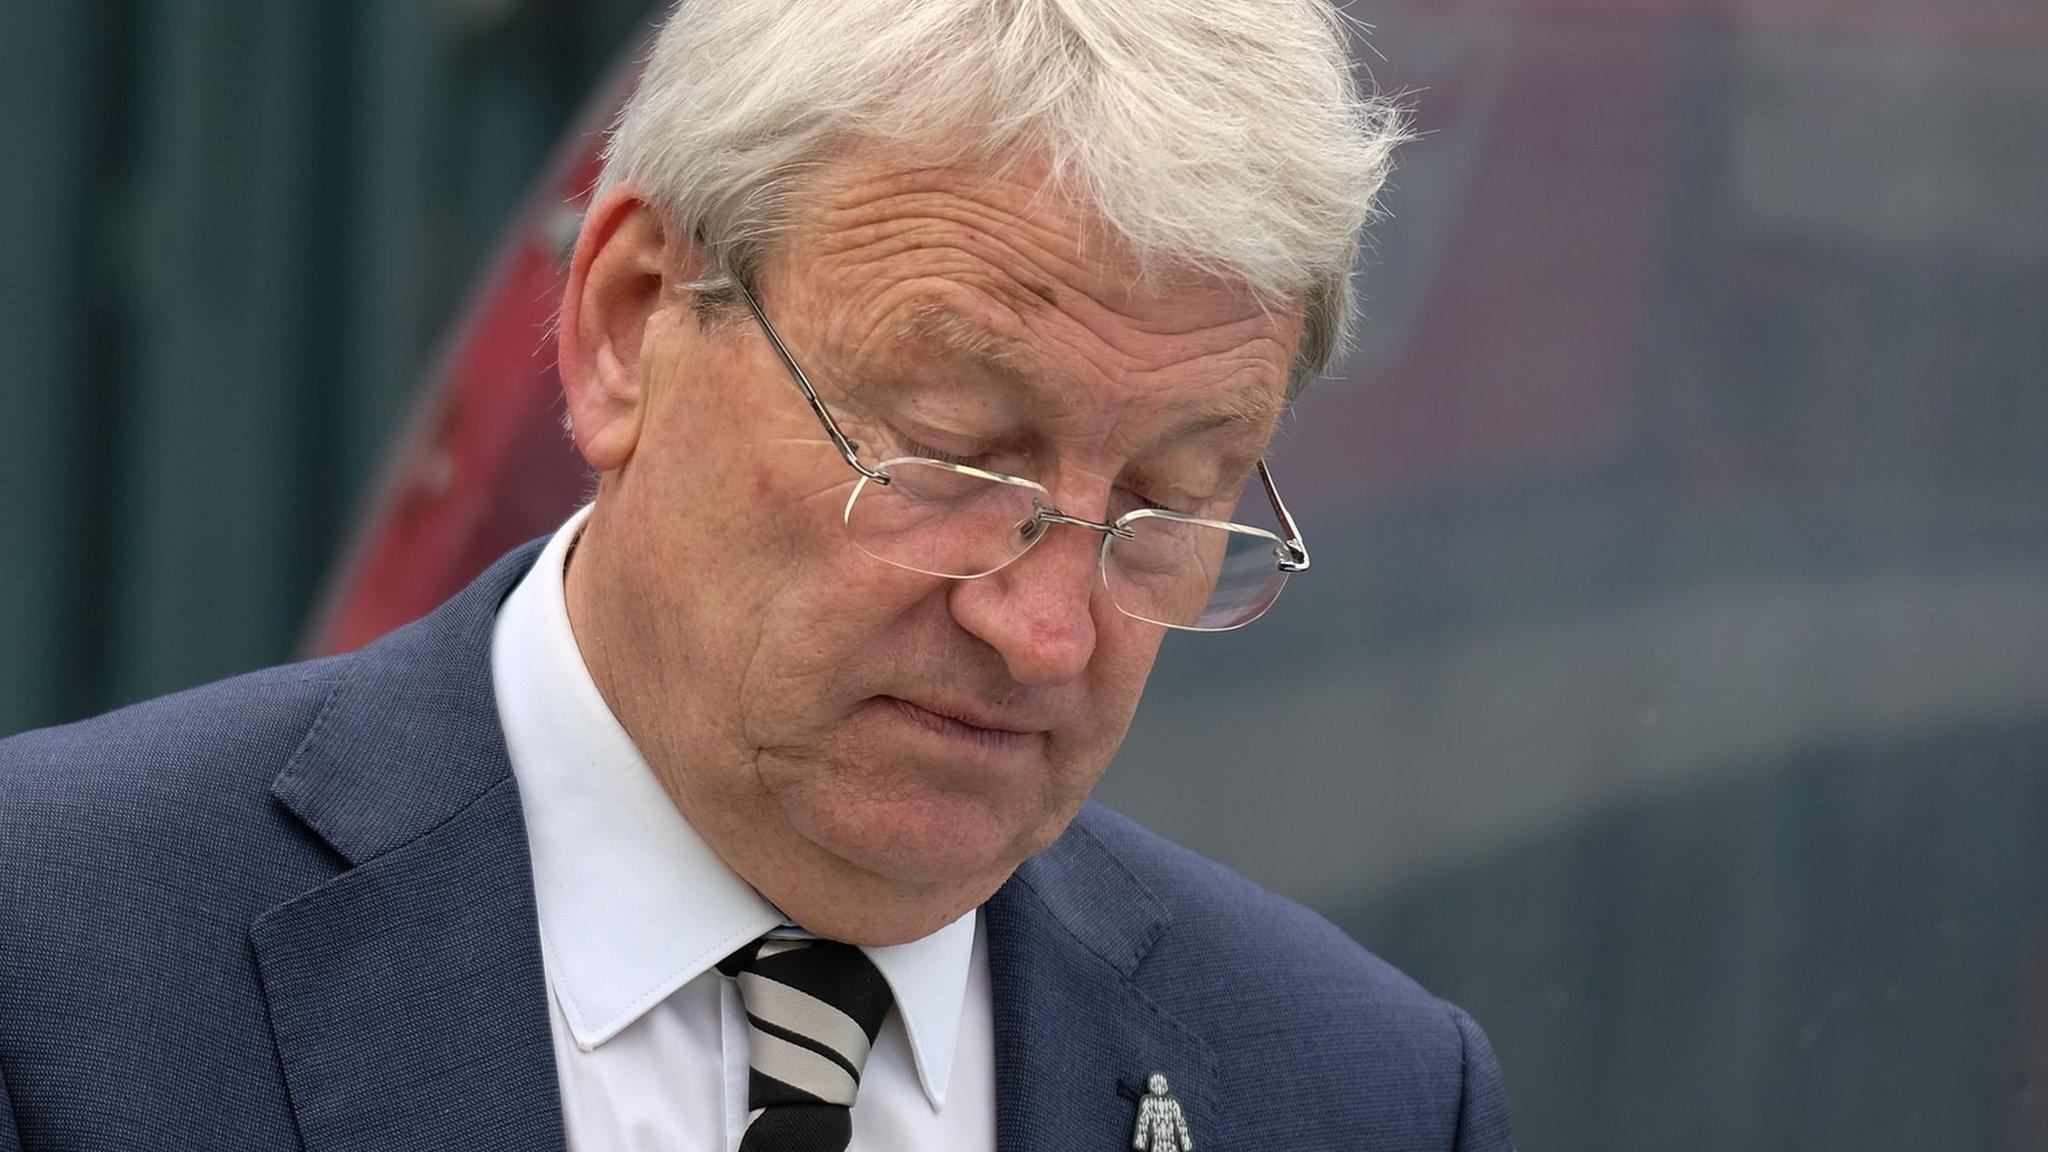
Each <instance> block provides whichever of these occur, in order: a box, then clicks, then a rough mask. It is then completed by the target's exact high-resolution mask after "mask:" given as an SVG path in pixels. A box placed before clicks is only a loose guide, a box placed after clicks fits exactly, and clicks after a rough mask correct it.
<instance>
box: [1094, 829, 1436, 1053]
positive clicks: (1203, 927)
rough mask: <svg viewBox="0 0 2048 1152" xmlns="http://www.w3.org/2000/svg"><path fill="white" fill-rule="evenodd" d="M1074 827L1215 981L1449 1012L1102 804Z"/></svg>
mask: <svg viewBox="0 0 2048 1152" xmlns="http://www.w3.org/2000/svg"><path fill="white" fill-rule="evenodd" d="M1075 825H1076V827H1077V828H1078V829H1079V830H1080V831H1081V832H1082V833H1084V834H1086V835H1089V836H1091V837H1093V838H1094V839H1096V840H1097V841H1098V842H1100V843H1101V844H1102V845H1103V847H1104V848H1106V849H1107V850H1108V851H1109V852H1110V854H1111V855H1113V856H1115V857H1116V858H1117V860H1118V861H1119V862H1120V863H1121V864H1123V866H1124V867H1125V868H1127V869H1128V870H1129V871H1130V873H1131V876H1132V878H1133V879H1134V880H1136V881H1137V882H1138V883H1139V884H1140V885H1141V886H1143V887H1144V888H1145V889H1146V890H1147V891H1149V892H1150V893H1151V894H1152V895H1153V897H1154V898H1156V899H1157V900H1158V901H1159V902H1160V904H1161V905H1162V906H1163V908H1164V910H1165V912H1166V913H1167V915H1168V917H1169V918H1170V921H1171V927H1170V928H1169V929H1168V930H1169V931H1170V932H1171V933H1173V934H1174V935H1175V936H1176V937H1177V939H1178V943H1179V944H1180V945H1181V947H1179V948H1176V949H1174V951H1176V952H1182V953H1190V954H1194V955H1198V956H1201V957H1204V958H1205V959H1206V960H1207V962H1208V963H1210V964H1212V965H1213V966H1214V967H1215V968H1216V970H1217V976H1218V978H1220V979H1227V978H1229V977H1230V976H1231V974H1233V973H1242V972H1246V971H1257V972H1260V973H1262V974H1264V976H1265V977H1266V978H1270V979H1271V980H1275V981H1288V980H1291V979H1292V980H1309V981H1312V985H1311V986H1312V987H1315V988H1321V989H1327V990H1330V991H1333V992H1336V991H1341V994H1343V995H1345V996H1347V997H1352V998H1363V999H1365V1000H1368V1001H1371V1002H1373V1003H1377V1004H1385V1005H1390V1006H1411V1007H1420V1008H1424V1009H1426V1010H1427V1011H1428V1012H1430V1013H1432V1014H1435V1015H1439V1016H1442V1015H1444V1014H1445V1012H1446V1008H1447V1006H1446V1005H1444V1004H1443V1003H1442V1002H1441V1001H1439V1000H1437V999H1436V997H1434V996H1432V995H1430V993H1429V992H1428V991H1426V990H1425V989H1424V988H1423V987H1422V986H1421V985H1420V984H1417V983H1416V982H1415V981H1414V980H1411V979H1409V977H1408V976H1407V975H1406V974H1405V973H1403V972H1401V971H1400V970H1399V969H1398V968H1395V967H1394V966H1393V965H1392V964H1389V963H1387V962H1386V961H1385V960H1382V959H1380V958H1379V957H1378V956H1375V955H1373V954H1372V953H1371V952H1369V951H1367V950H1366V949H1365V948H1364V947H1363V946H1361V945H1360V944H1359V943H1358V942H1357V941H1355V940H1353V939H1352V938H1351V937H1350V936H1348V935H1346V934H1345V933H1344V932H1343V931H1342V930H1341V929H1339V928H1338V927H1337V926H1336V925H1334V924H1332V923H1330V922H1329V921H1328V920H1326V919H1324V918H1323V917H1322V916H1321V915H1319V914H1317V913H1316V912H1314V911H1312V910H1310V909H1308V908H1305V907H1303V906H1302V905H1300V904H1298V903H1296V902H1295V901H1293V900H1289V899H1287V898H1286V897H1284V896H1281V895H1279V894H1277V893H1274V892H1271V891H1268V890H1267V889H1265V888H1262V887H1260V886H1259V885H1257V884H1255V883H1253V882H1252V881H1251V880H1248V879H1246V878H1245V877H1244V876H1242V875H1240V874H1239V873H1237V872H1235V871H1233V870H1231V869H1230V868H1227V867H1225V866H1223V865H1222V864H1218V863H1217V862H1215V861H1214V860H1210V859H1209V858H1207V857H1205V856H1202V855H1200V854H1199V853H1196V852H1194V851H1192V850H1190V849H1187V848H1184V847H1182V846H1181V845H1179V844H1176V843H1174V842H1173V841H1171V840H1168V839H1166V838H1165V837H1163V836H1160V835H1159V834H1158V833H1155V832H1153V831H1151V830H1150V829H1147V828H1145V827H1143V826H1142V825H1140V824H1138V823H1137V822H1136V821H1134V820H1132V819H1131V818H1130V817H1128V816H1124V815H1122V814H1121V813H1118V812H1115V811H1112V810H1110V809H1108V808H1105V807H1102V806H1101V805H1099V804H1093V803H1091V804H1088V805H1087V806H1085V807H1084V809H1083V810H1082V813H1081V816H1080V817H1079V818H1077V819H1076V820H1075ZM1446 1022H1447V1024H1448V1017H1446Z"/></svg>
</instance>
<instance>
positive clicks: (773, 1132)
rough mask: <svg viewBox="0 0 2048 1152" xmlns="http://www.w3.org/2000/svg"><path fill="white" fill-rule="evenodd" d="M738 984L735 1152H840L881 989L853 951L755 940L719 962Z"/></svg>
mask: <svg viewBox="0 0 2048 1152" xmlns="http://www.w3.org/2000/svg"><path fill="white" fill-rule="evenodd" d="M718 970H719V971H720V972H723V973H725V974H726V975H727V976H731V977H734V978H735V979H737V980H738V981H739V986H740V1000H741V1002H742V1003H744V1004H745V1005H746V1008H747V1022H748V1023H749V1024H750V1025H751V1026H752V1027H751V1028H750V1029H749V1032H750V1035H749V1036H748V1052H749V1055H750V1060H749V1063H750V1064H751V1067H750V1068H749V1070H748V1077H747V1108H748V1109H749V1110H750V1111H751V1112H752V1113H753V1116H752V1118H751V1119H750V1120H748V1122H747V1134H746V1135H745V1136H744V1137H742V1138H741V1140H740V1152H846V1145H847V1142H848V1141H849V1140H851V1139H852V1138H853V1115H852V1112H851V1109H852V1107H853V1097H854V1094H855V1093H856V1092H858V1091H859V1090H860V1069H861V1065H862V1064H864V1063H866V1061H867V1058H868V1048H869V1047H870V1046H871V1045H873V1044H874V1042H875V1036H876V1035H877V1034H879V1033H880V1032H881V1031H882V1018H883V1017H885V1016H887V1015H888V1014H889V999H890V997H889V985H888V984H887V983H886V982H885V981H883V979H882V973H881V972H880V971H879V970H877V969H876V968H875V965H874V962H873V961H871V960H869V959H868V958H867V956H866V955H865V954H863V953H862V952H861V950H860V949H858V948H855V947H853V946H852V945H850V944H841V943H840V942H838V941H837V940H789V939H779V938H775V937H772V936H764V937H762V938H761V939H759V940H756V941H754V942H753V943H751V944H749V945H747V946H746V947H744V948H742V949H740V950H739V951H737V952H735V953H733V954H732V955H730V956H728V957H726V958H725V959H724V960H721V961H719V963H718Z"/></svg>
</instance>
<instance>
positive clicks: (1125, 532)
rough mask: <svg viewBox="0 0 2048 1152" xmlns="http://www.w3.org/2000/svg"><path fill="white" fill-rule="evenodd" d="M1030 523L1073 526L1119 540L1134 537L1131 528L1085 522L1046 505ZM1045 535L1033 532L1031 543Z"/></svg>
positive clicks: (1034, 515)
mask: <svg viewBox="0 0 2048 1152" xmlns="http://www.w3.org/2000/svg"><path fill="white" fill-rule="evenodd" d="M1029 523H1030V524H1031V525H1033V526H1036V525H1042V524H1072V525H1073V526H1074V527H1076V528H1086V529H1088V530H1089V531H1091V532H1100V533H1102V534H1103V535H1104V536H1111V537H1114V538H1116V539H1118V540H1129V539H1130V538H1131V537H1132V535H1133V533H1132V532H1131V530H1130V529H1129V528H1126V527H1124V526H1122V525H1120V524H1103V523H1099V522H1097V521H1094V520H1084V519H1082V518H1081V517H1079V516H1070V515H1068V514H1067V513H1065V512H1062V511H1060V510H1059V509H1058V508H1054V507H1048V506H1047V505H1044V504H1040V505H1039V506H1038V511H1037V512H1036V513H1034V514H1033V515H1032V517H1031V519H1030V521H1029ZM1043 535H1045V533H1044V532H1042V531H1037V532H1033V534H1032V537H1031V542H1032V543H1034V544H1036V543H1037V542H1038V538H1039V537H1040V536H1043Z"/></svg>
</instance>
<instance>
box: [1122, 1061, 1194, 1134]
mask: <svg viewBox="0 0 2048 1152" xmlns="http://www.w3.org/2000/svg"><path fill="white" fill-rule="evenodd" d="M1145 1087H1146V1088H1148V1089H1150V1091H1148V1092H1147V1093H1146V1094H1145V1096H1144V1098H1143V1099H1140V1100H1139V1101H1138V1130H1137V1131H1136V1132H1135V1133H1133V1134H1132V1136H1131V1147H1133V1148H1135V1149H1137V1152H1194V1148H1195V1140H1194V1137H1192V1136H1189V1135H1188V1118H1187V1117H1186V1116H1183V1115H1181V1111H1180V1101H1178V1100H1175V1099H1174V1098H1173V1097H1171V1096H1169V1095H1167V1094H1166V1077H1164V1076H1162V1075H1160V1074H1159V1073H1157V1072H1154V1073H1153V1074H1152V1076H1151V1078H1150V1079H1148V1080H1146V1081H1145Z"/></svg>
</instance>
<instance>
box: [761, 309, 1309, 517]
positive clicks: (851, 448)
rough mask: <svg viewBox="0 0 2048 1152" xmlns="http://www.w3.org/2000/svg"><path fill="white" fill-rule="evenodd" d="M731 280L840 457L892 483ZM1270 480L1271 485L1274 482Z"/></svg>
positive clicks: (868, 474) (866, 473) (863, 472)
mask: <svg viewBox="0 0 2048 1152" xmlns="http://www.w3.org/2000/svg"><path fill="white" fill-rule="evenodd" d="M728 279H730V280H731V281H732V283H733V287H735V288H737V289H739V293H740V299H742V300H745V301H746V302H747V310H748V311H749V312H752V313H753V314H754V319H755V320H756V321H759V322H760V325H761V331H762V333H763V334H765V335H766V336H767V337H768V344H769V346H770V347H772V348H774V349H775V354H776V355H777V356H779V357H781V358H782V363H783V366H784V367H786V368H788V369H789V375H790V377H791V378H792V379H794V380H795V381H796V386H797V387H798V388H801V389H803V393H804V399H805V400H808V401H810V403H811V411H812V412H815V413H817V415H818V423H820V424H823V425H824V426H825V434H826V435H828V436H830V437H832V444H833V446H834V447H837V448H838V449H839V454H840V455H841V456H844V457H846V463H847V464H848V465H849V466H850V467H852V469H853V470H854V471H856V472H858V473H860V474H861V475H863V476H865V477H867V478H868V479H870V480H873V481H874V482H875V483H877V484H884V485H886V484H887V483H889V474H888V473H887V472H882V471H879V470H877V469H874V468H870V467H868V466H867V465H865V464H863V463H861V462H860V457H859V456H857V455H855V454H854V453H855V452H856V451H858V450H859V448H860V445H858V444H856V443H854V442H853V441H851V440H849V439H847V438H846V433H844V432H841V431H840V430H839V422H838V421H836V420H834V419H832V413H830V412H828V411H826V410H825V402H824V401H823V400H821V399H819V398H818V390H817V389H816V388H813V387H811V381H810V378H809V377H807V376H805V375H804V370H803V369H802V368H800V367H798V366H797V362H796V357H794V356H792V355H790V354H789V349H788V348H786V347H784V346H783V343H782V337H781V336H779V335H777V334H776V332H775V326H774V325H773V324H770V323H769V322H768V314H767V313H766V312H763V311H762V310H761V304H760V301H758V300H755V299H754V293H753V290H752V289H750V288H748V287H747V284H746V281H744V280H742V279H740V278H739V277H738V276H730V275H728ZM1267 483H1268V487H1270V486H1271V481H1268V482H1267Z"/></svg>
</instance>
